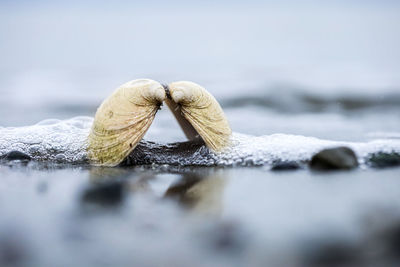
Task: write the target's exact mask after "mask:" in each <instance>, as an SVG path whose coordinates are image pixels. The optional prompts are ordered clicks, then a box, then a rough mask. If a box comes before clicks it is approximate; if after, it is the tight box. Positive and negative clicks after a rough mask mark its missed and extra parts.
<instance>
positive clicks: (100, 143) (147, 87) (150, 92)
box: [87, 79, 165, 166]
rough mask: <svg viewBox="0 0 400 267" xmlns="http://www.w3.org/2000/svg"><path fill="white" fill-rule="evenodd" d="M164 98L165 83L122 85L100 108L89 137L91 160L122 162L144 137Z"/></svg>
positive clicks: (145, 81)
mask: <svg viewBox="0 0 400 267" xmlns="http://www.w3.org/2000/svg"><path fill="white" fill-rule="evenodd" d="M164 99H165V90H164V88H163V86H162V85H161V84H159V83H158V82H156V81H153V80H149V79H139V80H133V81H130V82H127V83H125V84H123V85H121V86H120V87H118V88H117V89H116V90H115V91H114V93H113V94H112V95H111V96H109V97H108V98H107V99H105V100H104V101H103V103H102V104H101V105H100V107H99V108H98V109H97V112H96V115H95V118H94V122H93V126H92V129H91V131H90V134H89V138H88V149H87V151H88V157H89V161H90V163H91V164H93V165H98V166H116V165H118V164H119V163H121V162H122V161H123V160H124V159H125V157H126V156H128V155H129V153H131V152H132V150H133V149H134V148H135V147H136V145H137V144H138V143H139V141H140V140H141V139H142V138H143V136H144V134H145V133H146V131H147V130H148V128H149V127H150V125H151V123H152V122H153V119H154V116H155V115H156V113H157V111H158V110H159V109H160V106H161V104H162V102H163V101H164Z"/></svg>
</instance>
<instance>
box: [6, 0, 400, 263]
mask: <svg viewBox="0 0 400 267" xmlns="http://www.w3.org/2000/svg"><path fill="white" fill-rule="evenodd" d="M70 2H71V3H69V4H66V3H64V4H60V5H56V4H52V3H50V2H48V1H44V0H42V1H39V3H35V4H31V3H30V2H27V1H22V2H21V3H23V4H21V3H19V2H15V3H14V2H10V1H2V2H1V3H0V22H1V23H0V35H1V42H0V58H1V61H0V70H1V72H0V156H1V155H4V154H5V153H7V152H10V151H15V150H17V151H21V152H23V153H25V154H27V155H29V156H31V157H32V159H33V160H30V161H27V160H14V161H1V163H0V178H1V179H0V265H1V266H132V265H134V266H285V267H286V266H397V265H398V263H399V261H400V256H399V255H400V249H399V248H400V245H399V238H400V230H399V227H400V204H399V203H400V192H399V191H400V180H399V177H400V168H399V167H393V168H387V169H375V168H372V167H370V166H369V165H368V164H366V162H365V161H366V159H368V157H369V156H370V155H371V154H372V153H376V152H388V153H390V152H397V153H400V123H399V121H400V108H399V107H400V79H399V76H398V73H400V63H399V62H400V52H399V50H398V47H399V46H400V38H399V35H398V26H399V23H400V17H399V16H398V14H399V10H400V6H399V5H398V4H397V3H396V2H395V1H362V2H361V1H357V0H352V1H335V3H334V4H333V3H331V4H323V5H322V4H321V3H318V2H316V1H306V2H307V3H301V4H300V3H298V2H291V1H281V2H280V3H272V2H268V1H267V2H260V1H253V2H251V3H248V4H246V6H243V5H242V4H240V3H236V2H234V1H233V2H232V1H230V2H229V4H227V3H226V2H224V1H223V2H222V3H221V4H213V3H208V2H207V3H208V5H204V6H195V5H194V4H190V5H189V4H184V3H181V2H179V1H174V2H172V3H168V5H167V4H163V3H161V2H158V1H155V3H156V5H155V6H156V7H157V8H156V7H155V6H152V5H149V4H142V5H140V6H136V5H125V4H121V3H119V4H117V3H116V4H113V5H112V6H110V5H109V4H107V3H106V2H101V1H97V2H96V4H93V3H92V4H81V3H78V2H77V1H70ZM182 22H184V23H182ZM27 40H29V41H27ZM142 77H148V78H151V79H155V80H157V81H160V82H162V83H168V82H172V81H175V80H192V81H194V82H197V83H199V84H201V85H203V86H204V87H205V88H206V89H207V90H209V91H210V92H211V93H212V94H213V95H214V96H215V97H216V98H217V100H218V101H219V102H220V103H221V106H222V107H223V109H224V111H225V113H226V115H227V118H228V120H229V122H230V124H231V127H232V129H233V131H234V132H235V134H234V137H233V138H234V144H235V145H234V147H233V148H232V149H231V150H229V151H225V152H224V153H222V154H218V155H214V154H210V153H208V151H204V149H205V148H200V150H201V152H204V153H198V154H194V155H192V156H190V157H185V158H182V157H179V155H178V156H176V157H160V154H156V153H155V154H151V155H148V156H149V157H150V159H151V160H152V161H154V162H157V164H150V165H139V166H129V167H124V168H122V167H118V168H99V167H91V166H90V165H88V164H87V162H86V152H85V140H86V136H87V134H88V131H89V129H90V126H91V124H92V117H93V116H94V113H95V111H96V108H97V107H98V105H99V104H100V102H101V101H102V99H104V98H105V97H107V96H108V95H109V94H110V93H111V92H112V91H113V90H114V88H116V87H118V86H119V85H120V84H122V83H124V82H126V81H128V80H131V79H136V78H142ZM145 140H147V141H154V142H155V144H150V143H148V142H147V141H146V142H142V145H143V146H144V147H147V148H148V147H150V148H160V147H162V146H163V145H166V144H168V143H174V142H183V141H185V137H184V135H183V133H182V131H181V130H180V129H179V126H178V124H177V123H176V122H175V120H174V118H173V116H172V115H171V114H170V112H168V110H167V109H166V108H165V107H163V108H162V110H161V111H160V112H159V113H158V114H157V116H156V119H155V120H154V122H153V124H152V126H151V127H150V129H149V131H148V132H147V134H146V136H145ZM343 145H345V146H348V147H351V148H352V149H353V150H354V151H355V153H356V155H357V159H358V162H359V164H360V166H359V167H358V168H356V169H354V170H352V171H338V172H315V171H311V170H310V169H309V168H308V166H307V161H308V160H309V159H310V158H311V157H312V155H314V154H315V153H316V152H318V151H320V150H321V149H323V148H329V147H336V146H343ZM152 146H153V147H152ZM279 161H295V162H299V163H300V167H301V168H299V169H297V170H294V171H281V172H278V171H273V170H271V167H272V166H273V164H274V163H276V162H279ZM210 165H211V166H210ZM396 264H397V265H396Z"/></svg>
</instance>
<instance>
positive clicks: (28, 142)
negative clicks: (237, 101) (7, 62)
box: [0, 117, 400, 166]
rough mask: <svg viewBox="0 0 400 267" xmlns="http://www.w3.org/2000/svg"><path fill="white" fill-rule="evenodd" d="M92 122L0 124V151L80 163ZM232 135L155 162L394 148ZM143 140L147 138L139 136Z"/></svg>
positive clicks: (234, 161)
mask: <svg viewBox="0 0 400 267" xmlns="http://www.w3.org/2000/svg"><path fill="white" fill-rule="evenodd" d="M92 123H93V118H91V117H75V118H71V119H69V120H53V119H52V120H44V121H41V122H39V123H38V124H35V125H32V126H26V127H13V128H11V127H10V128H0V155H3V154H5V153H7V152H10V151H14V150H17V151H20V152H23V153H25V154H27V155H29V156H30V157H32V158H33V159H35V160H39V161H51V162H52V161H54V162H61V163H77V164H79V163H84V162H86V138H87V136H88V134H89V130H90V127H91V125H92ZM232 141H233V145H232V147H231V148H229V149H227V150H226V151H224V152H223V153H219V154H216V155H211V156H210V155H205V154H204V153H203V150H202V151H200V152H201V153H200V152H199V153H197V152H196V153H194V155H192V156H190V157H188V158H185V159H182V160H178V161H177V159H176V158H174V159H172V158H171V162H169V158H168V157H165V156H162V157H161V156H160V158H157V162H162V163H163V164H169V163H171V164H172V161H173V163H174V164H175V163H176V162H178V163H179V162H184V163H185V165H188V164H189V165H210V160H211V162H212V163H213V164H216V165H221V166H227V165H228V166H235V165H240V166H254V165H256V166H257V165H268V164H271V163H273V162H275V161H296V162H301V161H306V160H309V159H310V158H311V157H312V156H313V155H314V154H315V153H317V152H318V151H320V150H322V149H324V148H329V147H337V146H348V147H350V148H352V149H353V150H354V151H355V153H356V154H357V156H358V158H359V161H360V163H362V162H363V160H364V158H365V157H366V156H368V155H369V154H371V153H377V152H387V153H389V152H397V153H400V140H399V139H376V140H372V141H369V142H340V141H330V140H322V139H318V138H315V137H306V136H301V135H289V134H272V135H265V136H259V137H256V136H251V135H245V134H240V133H234V134H233V136H232ZM144 145H147V143H146V142H144ZM154 157H157V155H155V156H154ZM202 157H204V160H202ZM188 161H190V162H188Z"/></svg>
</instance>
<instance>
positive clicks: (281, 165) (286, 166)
mask: <svg viewBox="0 0 400 267" xmlns="http://www.w3.org/2000/svg"><path fill="white" fill-rule="evenodd" d="M297 169H300V165H299V164H298V163H297V162H295V161H285V162H277V163H274V164H273V165H272V167H271V170H272V171H292V170H297Z"/></svg>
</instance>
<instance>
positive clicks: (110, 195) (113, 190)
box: [81, 181, 125, 206]
mask: <svg viewBox="0 0 400 267" xmlns="http://www.w3.org/2000/svg"><path fill="white" fill-rule="evenodd" d="M124 196H125V183H123V182H121V181H113V182H106V183H101V184H98V185H95V186H91V187H89V188H87V189H86V190H85V191H84V192H83V194H82V196H81V201H82V202H83V203H90V204H97V205H100V206H115V205H118V204H120V203H122V201H123V199H124Z"/></svg>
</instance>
